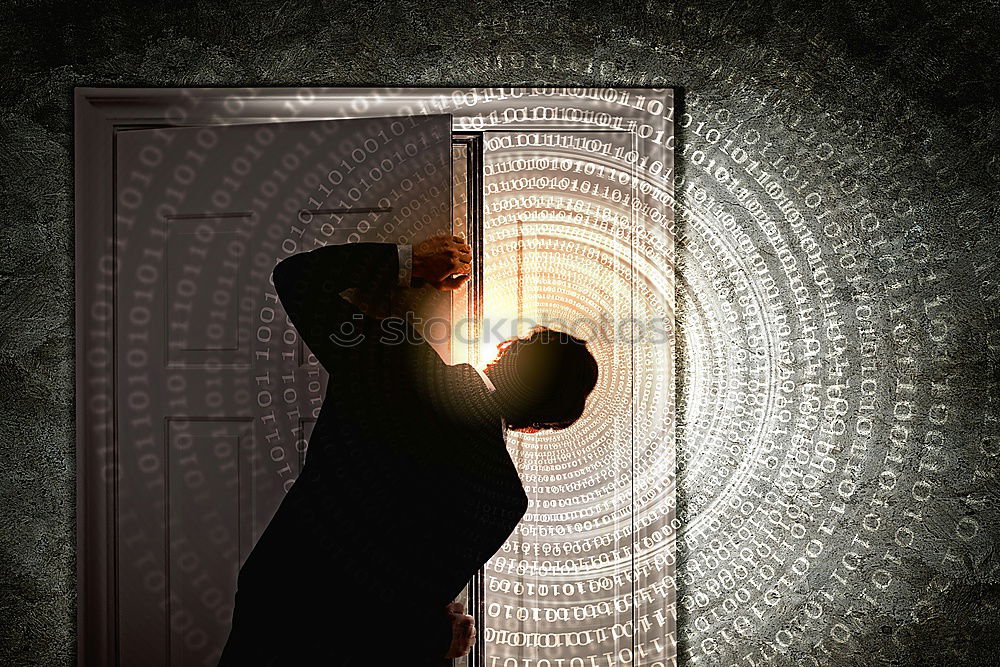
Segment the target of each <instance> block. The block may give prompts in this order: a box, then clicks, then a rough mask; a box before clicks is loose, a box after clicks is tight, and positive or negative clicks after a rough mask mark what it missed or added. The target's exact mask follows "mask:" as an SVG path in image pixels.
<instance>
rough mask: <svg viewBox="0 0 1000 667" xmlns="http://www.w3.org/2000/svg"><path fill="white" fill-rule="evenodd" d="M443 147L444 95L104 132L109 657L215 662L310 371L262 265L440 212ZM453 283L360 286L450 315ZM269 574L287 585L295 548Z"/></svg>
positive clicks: (302, 413)
mask: <svg viewBox="0 0 1000 667" xmlns="http://www.w3.org/2000/svg"><path fill="white" fill-rule="evenodd" d="M451 151H452V147H451V117H450V116H449V115H433V116H415V117H393V118H389V117H387V118H366V119H348V120H336V121H303V122H288V123H268V124H243V125H227V126H210V127H190V128H176V127H175V128H159V129H151V130H150V129H142V130H129V131H120V132H118V134H117V136H116V148H115V156H116V166H115V179H116V211H115V269H116V273H115V276H116V285H115V287H116V296H117V302H116V304H115V305H116V310H117V313H118V317H117V321H116V324H115V327H116V343H117V345H116V353H115V362H116V368H117V370H116V383H117V393H116V398H115V405H116V433H115V436H116V438H117V448H118V451H119V460H118V469H119V471H120V473H119V475H118V479H117V484H118V498H119V501H118V507H117V510H116V518H117V527H118V540H117V544H118V547H117V570H118V571H117V575H118V580H119V587H118V598H119V599H118V602H119V607H118V609H119V618H118V624H119V632H120V663H121V664H122V665H142V666H144V667H146V666H151V667H156V666H160V665H163V666H167V665H214V664H215V660H216V659H217V657H218V654H219V651H220V650H221V647H222V645H223V644H224V642H225V639H226V636H227V634H228V631H229V624H230V621H231V614H232V600H233V594H234V591H235V582H236V576H237V573H238V570H239V567H240V565H241V564H242V562H243V561H244V559H245V558H246V556H247V555H248V553H249V551H250V549H251V548H252V547H253V544H254V543H255V541H256V539H257V538H258V537H259V535H260V533H261V532H262V530H263V529H264V527H265V526H266V525H267V523H268V521H269V520H270V518H271V516H272V514H273V512H274V510H275V509H276V508H277V505H278V503H279V502H280V501H281V498H282V497H283V495H284V493H285V492H286V491H287V489H288V488H289V487H290V486H291V483H292V482H293V481H294V479H295V477H296V475H297V474H298V472H299V470H300V469H301V465H302V461H303V458H304V454H305V443H306V442H307V438H308V435H309V432H310V431H311V428H312V426H313V424H314V423H315V417H316V415H317V414H318V410H319V406H320V404H321V401H322V396H323V390H324V388H325V384H326V382H325V380H326V378H325V373H324V371H323V369H322V368H321V367H320V366H319V365H318V364H316V363H315V357H313V355H311V354H309V352H308V349H307V348H306V347H305V346H304V345H303V344H302V343H301V342H300V341H299V340H298V336H297V334H296V332H295V330H294V329H293V328H292V327H291V326H290V324H289V323H288V321H287V318H286V316H285V314H284V312H283V311H282V308H281V305H280V303H278V300H277V296H276V295H275V293H274V289H273V287H272V286H271V284H270V274H271V270H272V269H273V267H274V265H275V264H276V263H277V261H279V260H280V259H282V258H284V257H285V256H287V255H289V254H292V253H296V252H302V251H306V250H310V249H312V248H315V247H318V246H320V245H324V244H328V243H353V242H361V241H379V242H391V243H399V242H405V243H409V242H413V241H415V240H419V239H422V238H424V237H426V236H429V235H432V234H435V233H447V232H450V231H451V229H452V191H451V160H452V152H451ZM356 298H357V299H358V300H359V301H365V300H373V297H372V295H366V294H364V291H363V290H359V291H358V293H357V294H356ZM453 298H462V295H459V294H455V295H451V294H446V293H438V292H435V291H434V290H432V289H431V288H429V287H425V288H421V289H412V288H400V289H397V290H396V291H395V292H394V293H393V294H392V295H391V296H390V297H389V298H388V299H384V300H383V301H384V302H383V303H381V304H374V306H375V307H376V308H379V307H382V308H388V309H395V310H398V309H400V308H412V309H413V310H414V312H415V313H417V314H418V316H420V317H422V318H425V319H429V318H431V317H440V318H445V319H446V320H448V321H450V318H451V316H452V307H453V305H452V299H453ZM418 330H419V326H418ZM431 342H432V344H434V341H433V340H432V341H431ZM435 346H436V347H437V348H438V349H439V352H441V353H442V357H443V358H444V359H445V361H450V355H449V351H450V346H451V341H450V340H447V341H441V342H440V343H438V344H437V345H435ZM274 576H275V577H276V578H277V579H278V580H279V581H281V580H283V581H285V582H287V585H289V586H292V585H294V584H295V583H296V580H295V567H294V564H290V565H289V568H288V570H287V571H285V572H276V573H275V575H274ZM293 640H294V638H289V641H293Z"/></svg>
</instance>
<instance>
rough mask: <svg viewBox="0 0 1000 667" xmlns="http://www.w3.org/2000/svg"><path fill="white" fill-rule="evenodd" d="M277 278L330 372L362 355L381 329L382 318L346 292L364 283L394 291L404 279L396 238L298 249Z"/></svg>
mask: <svg viewBox="0 0 1000 667" xmlns="http://www.w3.org/2000/svg"><path fill="white" fill-rule="evenodd" d="M272 278H273V280H274V288H275V290H276V291H277V293H278V298H279V299H280V300H281V305H282V306H284V308H285V313H287V314H288V318H289V319H290V320H291V322H292V324H293V325H295V328H296V329H297V330H298V332H299V335H300V336H302V340H303V341H305V343H306V345H308V346H309V349H310V350H312V352H313V354H315V355H316V358H317V359H319V361H320V363H321V364H323V366H324V367H325V368H326V369H327V370H328V371H329V370H332V368H331V366H334V365H336V364H338V363H343V362H346V361H349V360H350V359H353V358H354V357H356V356H357V354H358V352H360V351H361V349H362V348H363V347H365V346H370V345H371V344H372V343H373V342H374V341H373V338H376V339H377V338H378V337H379V333H380V331H379V326H378V320H377V319H375V318H373V317H370V316H367V315H365V314H364V313H362V312H361V310H360V309H359V308H358V307H357V306H355V305H354V304H352V303H351V302H350V301H348V300H347V299H345V298H344V297H342V296H341V295H340V293H341V292H343V291H344V290H345V289H347V288H349V287H358V286H361V285H366V286H371V287H372V288H373V290H374V291H375V292H376V293H377V292H378V291H383V290H384V291H386V292H388V290H389V288H390V287H391V286H392V285H394V284H400V283H401V282H402V276H401V272H400V265H399V253H398V252H397V247H396V245H394V244H392V243H346V244H341V245H328V246H323V247H321V248H316V249H315V250H310V251H308V252H302V253H298V254H296V255H292V256H290V257H287V258H286V259H284V260H282V261H281V262H279V263H278V265H277V266H275V267H274V272H273V274H272Z"/></svg>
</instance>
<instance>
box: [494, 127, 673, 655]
mask: <svg viewBox="0 0 1000 667" xmlns="http://www.w3.org/2000/svg"><path fill="white" fill-rule="evenodd" d="M601 138H607V139H608V143H607V144H606V145H608V146H613V145H614V142H615V141H616V140H618V138H617V137H614V136H611V135H609V136H608V137H605V136H604V135H601ZM595 145H596V144H595ZM505 146H506V147H505ZM511 146H513V147H511ZM560 158H563V159H564V161H562V162H560ZM570 158H572V159H570ZM485 162H486V173H487V178H486V182H485V186H486V200H485V204H486V221H485V223H486V229H485V246H484V247H485V280H484V306H485V309H484V310H485V316H486V320H487V324H486V326H485V327H484V332H483V333H484V339H483V340H482V341H480V350H481V366H485V364H486V363H488V361H490V360H492V359H494V358H495V357H496V353H497V349H496V345H497V343H499V342H501V340H503V339H504V338H507V337H511V336H515V335H517V336H523V335H525V334H526V333H527V332H528V330H529V329H530V328H531V326H533V325H536V324H541V325H545V326H549V327H552V328H554V329H559V330H563V331H567V332H569V333H571V334H573V335H576V336H578V337H580V338H583V339H584V340H587V341H588V348H589V349H590V350H591V352H592V353H593V354H594V357H595V358H596V359H597V361H598V364H599V366H600V373H599V377H598V383H597V386H596V387H595V389H594V391H593V392H592V394H591V395H590V397H589V399H588V402H587V407H586V410H585V412H584V414H583V417H582V418H581V419H580V420H579V421H578V422H577V423H576V424H574V425H573V426H571V427H570V428H567V429H565V430H562V431H542V432H540V433H537V434H531V435H525V434H521V433H516V434H514V433H511V434H509V437H508V448H509V450H510V452H511V456H512V458H513V459H514V461H515V463H516V464H517V466H518V469H519V472H520V473H521V477H522V481H523V482H524V485H525V489H526V491H527V493H528V496H529V500H530V503H531V505H530V506H529V510H528V514H527V515H526V516H525V518H524V520H522V522H521V524H520V525H519V526H518V529H517V530H516V531H515V533H514V534H513V535H511V537H510V538H509V539H508V540H507V542H506V543H505V544H504V546H503V547H502V548H501V550H500V552H498V554H497V555H496V557H494V559H492V560H491V561H490V563H489V564H488V565H487V580H486V584H487V585H486V588H487V598H486V600H487V618H486V619H485V623H484V633H483V637H484V639H485V641H486V642H487V646H488V651H487V653H488V655H490V656H496V657H498V658H506V657H514V658H534V659H542V658H546V659H555V658H559V659H562V660H567V661H568V660H571V659H572V658H574V657H578V656H579V657H583V656H588V655H590V656H596V655H600V654H601V652H602V651H614V650H620V649H621V648H623V647H626V648H627V650H631V647H632V641H633V640H632V637H630V636H625V635H623V634H621V633H620V632H619V633H617V635H616V633H615V632H613V629H615V628H622V627H624V624H625V623H629V622H631V620H630V619H631V618H632V615H633V614H637V613H640V611H641V612H643V613H645V612H652V611H653V610H656V611H658V612H660V613H662V611H663V610H665V609H666V608H667V607H668V606H669V605H670V604H672V593H671V592H670V591H671V590H672V585H670V586H665V585H664V577H665V576H668V575H667V574H666V573H667V571H668V570H667V568H665V567H664V564H665V563H672V562H673V561H672V559H673V546H672V537H673V528H672V527H671V526H670V525H669V523H670V517H671V516H672V513H673V508H674V502H673V492H674V475H673V461H674V452H673V425H672V419H673V411H672V382H673V379H672V374H673V348H672V336H673V303H674V301H673V270H674V266H673V255H672V236H671V234H670V232H669V231H668V230H666V229H664V228H661V227H658V226H657V225H654V224H652V223H651V222H650V221H649V220H646V219H643V218H642V217H641V216H638V215H637V214H636V212H635V211H634V210H632V209H631V207H630V206H627V205H626V204H625V203H624V201H622V200H620V201H615V198H618V197H620V194H619V195H613V194H611V193H612V192H613V188H611V187H605V186H614V185H617V187H619V188H621V189H622V190H624V191H625V192H628V193H632V194H634V191H633V189H632V186H634V185H635V184H636V183H637V179H635V178H631V179H630V178H623V177H622V174H627V173H628V172H629V165H627V164H624V163H622V162H621V161H616V160H615V159H614V158H612V157H610V156H609V155H608V154H606V153H597V154H592V155H588V154H587V153H586V152H583V151H577V152H573V153H567V152H566V151H556V150H553V149H547V148H545V147H538V146H533V147H524V146H517V142H511V143H510V144H509V145H500V146H499V147H497V148H495V150H493V151H492V152H491V151H489V150H487V153H486V155H485ZM588 162H590V165H589V166H588V165H587V163H588ZM515 166H516V167H517V168H515ZM566 170H568V171H569V173H570V175H571V176H573V177H574V178H564V177H566V175H567V171H566ZM633 171H634V170H633ZM611 174H613V175H614V176H613V179H612V178H609V175H611ZM554 183H558V184H561V185H562V186H563V187H552V184H554ZM639 229H643V230H645V232H644V233H638V232H637V230H639ZM637 563H638V564H639V565H637ZM636 567H642V568H644V573H639V572H638V571H637V570H636V569H635V568H636ZM554 591H558V592H557V593H554ZM637 593H644V595H645V598H644V599H645V601H644V602H642V603H641V604H639V603H633V601H634V600H635V598H634V597H633V595H634V594H637ZM568 632H572V633H582V634H580V635H579V636H581V637H583V636H587V637H588V638H589V639H588V641H587V642H585V645H584V644H580V645H574V644H573V642H572V641H570V642H569V643H568V644H567V643H563V644H561V645H558V646H545V645H544V643H543V644H537V643H536V644H535V645H532V642H538V641H540V639H539V638H545V637H551V636H558V635H560V634H561V633H563V634H565V633H568ZM514 637H516V638H518V639H517V640H516V641H515V640H513V639H512V638H514ZM522 641H523V642H525V643H523V644H518V642H522Z"/></svg>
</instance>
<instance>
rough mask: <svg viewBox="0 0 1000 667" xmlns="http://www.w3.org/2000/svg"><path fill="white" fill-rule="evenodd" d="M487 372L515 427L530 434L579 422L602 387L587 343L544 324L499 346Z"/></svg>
mask: <svg viewBox="0 0 1000 667" xmlns="http://www.w3.org/2000/svg"><path fill="white" fill-rule="evenodd" d="M497 349H499V350H500V354H499V356H497V358H496V359H495V360H494V361H492V362H490V363H489V364H488V365H487V366H486V369H485V372H486V374H487V375H488V376H489V377H490V380H491V381H492V382H493V384H494V386H495V387H496V396H497V399H498V401H499V403H500V406H501V410H502V411H503V415H504V418H505V419H506V420H507V427H508V428H510V429H518V430H524V431H527V432H529V433H532V432H535V431H539V430H543V429H553V430H555V429H563V428H566V427H567V426H570V425H571V424H573V423H574V422H575V421H576V420H577V419H579V418H580V415H581V414H583V408H584V405H585V404H586V400H587V396H588V395H589V394H590V392H591V391H592V390H593V389H594V386H596V384H597V374H598V371H597V361H596V360H595V359H594V356H593V355H592V354H591V353H590V350H588V349H587V343H586V341H584V340H582V339H580V338H577V337H576V336H572V335H570V334H568V333H565V332H562V331H555V330H553V329H549V328H547V327H543V326H536V327H534V328H532V330H531V332H530V333H529V334H528V335H527V336H525V337H524V338H511V339H510V340H506V341H504V342H503V343H500V345H498V346H497Z"/></svg>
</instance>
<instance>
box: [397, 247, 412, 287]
mask: <svg viewBox="0 0 1000 667" xmlns="http://www.w3.org/2000/svg"><path fill="white" fill-rule="evenodd" d="M396 252H398V253H399V286H400V287H410V277H411V272H412V271H413V246H411V245H410V244H408V243H400V244H398V245H397V246H396Z"/></svg>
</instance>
